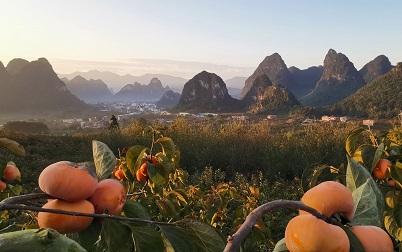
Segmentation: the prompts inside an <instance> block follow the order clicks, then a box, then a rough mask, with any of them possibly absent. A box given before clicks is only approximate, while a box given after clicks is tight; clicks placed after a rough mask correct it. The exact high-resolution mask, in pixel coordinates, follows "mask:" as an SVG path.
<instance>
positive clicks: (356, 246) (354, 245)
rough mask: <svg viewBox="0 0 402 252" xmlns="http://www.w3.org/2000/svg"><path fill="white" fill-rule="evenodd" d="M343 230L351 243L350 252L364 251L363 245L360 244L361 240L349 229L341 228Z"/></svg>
mask: <svg viewBox="0 0 402 252" xmlns="http://www.w3.org/2000/svg"><path fill="white" fill-rule="evenodd" d="M341 228H342V229H343V231H345V233H346V235H347V236H348V238H349V243H350V250H349V252H361V251H364V248H363V245H362V243H361V242H360V240H359V239H358V238H357V236H356V235H355V234H354V233H353V232H352V231H351V230H350V229H349V228H348V227H345V226H341Z"/></svg>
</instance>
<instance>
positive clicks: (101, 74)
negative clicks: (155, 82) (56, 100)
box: [59, 70, 187, 92]
mask: <svg viewBox="0 0 402 252" xmlns="http://www.w3.org/2000/svg"><path fill="white" fill-rule="evenodd" d="M78 75H79V76H82V77H84V78H85V79H87V80H89V79H95V80H102V81H103V82H104V83H105V84H106V85H108V87H109V88H113V90H114V91H115V92H118V91H119V90H120V89H121V88H122V87H124V86H126V85H127V84H134V83H136V82H137V83H142V84H144V83H150V82H151V80H152V79H153V78H158V79H159V80H160V81H161V82H162V83H163V84H164V85H167V86H169V87H170V89H172V90H176V91H180V92H181V89H182V88H183V85H184V83H186V81H187V80H186V79H184V78H181V77H175V76H170V75H167V74H144V75H140V76H134V75H131V74H126V75H119V74H116V73H113V72H109V71H98V70H91V71H88V72H73V73H71V74H59V77H60V78H63V77H64V78H67V79H69V80H71V79H73V78H74V77H76V76H78Z"/></svg>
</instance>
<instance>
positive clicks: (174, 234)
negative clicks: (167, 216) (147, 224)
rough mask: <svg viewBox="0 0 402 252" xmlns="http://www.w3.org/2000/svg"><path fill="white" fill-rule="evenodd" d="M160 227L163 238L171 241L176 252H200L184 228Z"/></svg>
mask: <svg viewBox="0 0 402 252" xmlns="http://www.w3.org/2000/svg"><path fill="white" fill-rule="evenodd" d="M158 227H159V228H160V230H161V233H162V235H163V237H164V238H165V239H167V240H168V241H169V243H170V244H171V245H172V247H173V249H174V251H175V252H188V251H199V250H197V247H196V246H195V244H194V242H193V240H192V239H191V238H190V236H189V234H187V232H186V231H185V230H183V229H182V228H180V227H175V226H163V225H158ZM201 251H202V250H201ZM221 251H222V250H221Z"/></svg>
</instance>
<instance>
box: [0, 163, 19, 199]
mask: <svg viewBox="0 0 402 252" xmlns="http://www.w3.org/2000/svg"><path fill="white" fill-rule="evenodd" d="M11 163H12V162H11ZM11 163H9V164H7V166H6V168H5V169H4V172H3V176H2V179H1V180H0V192H1V191H3V190H4V189H6V187H7V183H8V182H11V181H14V180H20V178H21V173H20V170H19V169H18V168H17V166H15V165H14V164H11Z"/></svg>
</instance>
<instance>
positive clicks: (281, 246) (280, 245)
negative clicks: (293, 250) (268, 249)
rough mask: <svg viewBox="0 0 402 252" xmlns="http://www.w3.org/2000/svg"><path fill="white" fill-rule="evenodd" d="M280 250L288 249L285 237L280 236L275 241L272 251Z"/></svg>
mask: <svg viewBox="0 0 402 252" xmlns="http://www.w3.org/2000/svg"><path fill="white" fill-rule="evenodd" d="M282 251H289V250H288V248H287V247H286V243H285V238H282V239H281V240H279V241H278V242H277V243H276V245H275V248H274V251H273V252H282Z"/></svg>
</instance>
